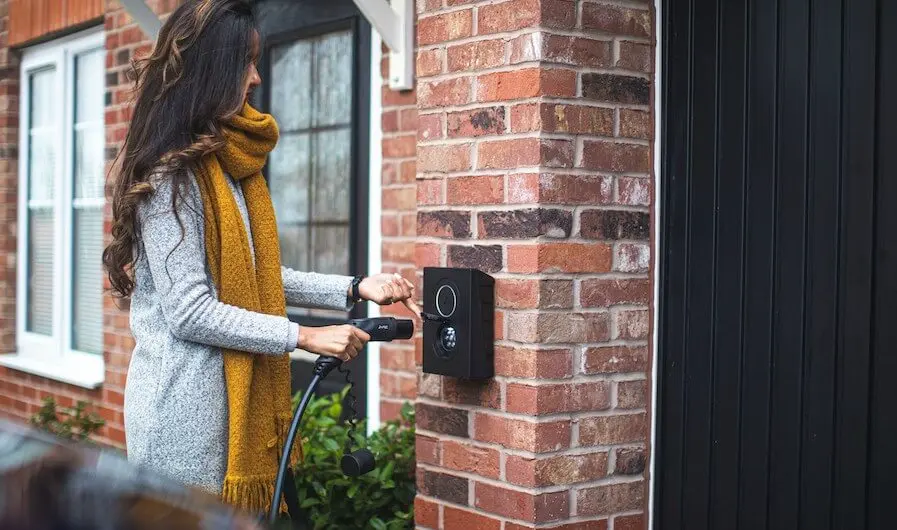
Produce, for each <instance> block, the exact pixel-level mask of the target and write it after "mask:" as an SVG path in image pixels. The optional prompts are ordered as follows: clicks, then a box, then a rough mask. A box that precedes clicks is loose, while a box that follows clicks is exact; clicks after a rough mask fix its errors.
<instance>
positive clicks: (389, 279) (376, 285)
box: [358, 273, 420, 317]
mask: <svg viewBox="0 0 897 530" xmlns="http://www.w3.org/2000/svg"><path fill="white" fill-rule="evenodd" d="M358 294H360V295H361V297H362V298H364V299H365V300H370V301H371V302H374V303H375V304H378V305H389V304H394V303H396V302H402V303H403V304H404V305H405V307H407V308H408V309H409V310H410V311H411V312H412V313H414V315H415V316H418V317H419V316H420V308H419V307H418V306H417V304H416V303H414V284H412V283H411V282H409V281H408V280H406V279H405V278H402V277H401V276H400V275H399V274H385V273H382V274H375V275H373V276H368V277H367V278H365V279H363V280H361V283H360V284H358Z"/></svg>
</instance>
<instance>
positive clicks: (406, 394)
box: [380, 372, 417, 399]
mask: <svg viewBox="0 0 897 530" xmlns="http://www.w3.org/2000/svg"><path fill="white" fill-rule="evenodd" d="M380 389H381V391H382V394H383V395H384V396H388V397H394V398H405V399H414V398H415V397H417V381H416V380H415V379H414V378H413V377H410V376H407V377H403V376H402V375H401V374H400V373H389V372H380Z"/></svg>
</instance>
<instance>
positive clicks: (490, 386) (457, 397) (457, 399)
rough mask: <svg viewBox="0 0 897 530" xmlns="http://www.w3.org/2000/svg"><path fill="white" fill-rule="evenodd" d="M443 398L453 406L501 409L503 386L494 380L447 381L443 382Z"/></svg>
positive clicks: (452, 379)
mask: <svg viewBox="0 0 897 530" xmlns="http://www.w3.org/2000/svg"><path fill="white" fill-rule="evenodd" d="M442 397H443V400H444V401H445V402H446V403H450V404H453V405H476V406H480V407H486V408H492V409H498V408H500V407H501V386H500V385H499V384H498V383H497V382H496V381H492V380H488V381H464V380H459V379H454V378H451V379H445V380H444V381H443V382H442Z"/></svg>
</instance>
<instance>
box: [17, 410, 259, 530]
mask: <svg viewBox="0 0 897 530" xmlns="http://www.w3.org/2000/svg"><path fill="white" fill-rule="evenodd" d="M261 528H263V527H262V526H260V525H259V524H258V523H257V522H255V521H254V520H252V519H247V518H245V517H243V516H241V515H238V514H237V513H235V512H234V510H233V509H232V508H230V507H228V506H226V505H224V504H222V503H220V502H218V500H217V499H216V498H214V497H212V496H210V495H207V494H205V493H203V492H199V491H196V490H192V489H190V488H188V487H186V486H183V485H181V484H178V483H176V482H173V481H171V480H169V479H167V478H165V477H162V476H160V475H158V474H156V473H153V472H151V471H148V470H145V469H141V468H138V467H135V466H133V465H131V464H129V463H128V461H127V459H126V458H125V457H124V455H123V454H121V453H118V452H115V451H112V450H103V449H100V448H96V447H91V446H86V445H83V444H78V443H70V442H67V441H64V440H61V439H59V438H57V437H55V436H53V435H51V434H48V433H44V432H41V431H38V430H35V429H33V428H29V427H27V426H24V425H19V424H15V423H12V422H8V421H4V420H0V530H20V529H21V530H124V529H128V530H149V529H154V530H155V529H173V530H194V529H195V530H199V529H216V530H219V529H224V530H227V529H232V530H256V529H261Z"/></svg>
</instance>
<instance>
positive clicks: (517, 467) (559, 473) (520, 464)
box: [505, 451, 607, 487]
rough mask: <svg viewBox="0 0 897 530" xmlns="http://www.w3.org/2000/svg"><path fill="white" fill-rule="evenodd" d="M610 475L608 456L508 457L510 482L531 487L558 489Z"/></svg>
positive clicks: (506, 473) (591, 454)
mask: <svg viewBox="0 0 897 530" xmlns="http://www.w3.org/2000/svg"><path fill="white" fill-rule="evenodd" d="M606 475H607V453H606V452H603V451H602V452H598V453H588V454H583V455H560V456H551V457H548V458H538V459H536V458H529V457H522V456H516V455H508V456H507V457H506V459H505V476H506V478H507V480H508V482H511V483H512V484H519V485H521V486H528V487H544V486H558V485H567V484H576V483H579V482H589V481H593V480H598V479H600V478H603V477H604V476H606Z"/></svg>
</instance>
